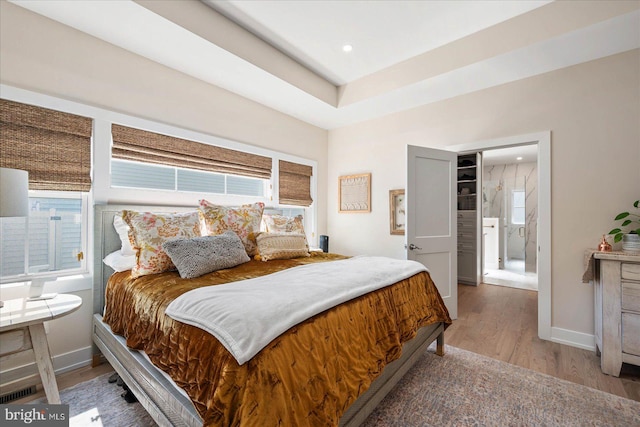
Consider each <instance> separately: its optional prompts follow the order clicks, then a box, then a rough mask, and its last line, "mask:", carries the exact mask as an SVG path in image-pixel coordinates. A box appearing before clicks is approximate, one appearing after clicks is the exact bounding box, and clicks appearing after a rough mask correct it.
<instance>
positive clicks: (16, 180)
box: [0, 168, 29, 217]
mask: <svg viewBox="0 0 640 427" xmlns="http://www.w3.org/2000/svg"><path fill="white" fill-rule="evenodd" d="M16 216H29V173H28V172H27V171H23V170H19V169H9V168H0V217H16Z"/></svg>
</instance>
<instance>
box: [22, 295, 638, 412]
mask: <svg viewBox="0 0 640 427" xmlns="http://www.w3.org/2000/svg"><path fill="white" fill-rule="evenodd" d="M537 298H538V295H537V293H536V292H534V291H528V290H524V289H515V288H507V287H503V286H494V285H487V284H481V285H480V286H478V287H475V286H465V285H459V286H458V316H459V317H458V319H457V320H455V321H454V322H453V325H451V326H450V327H449V328H448V329H447V331H446V333H445V342H446V344H448V345H452V346H454V347H458V348H462V349H465V350H468V351H472V352H474V353H478V354H482V355H485V356H488V357H491V358H494V359H498V360H502V361H504V362H508V363H511V364H514V365H519V366H522V367H525V368H528V369H532V370H534V371H538V372H542V373H544V374H547V375H551V376H554V377H557V378H562V379H564V380H567V381H572V382H574V383H578V384H583V385H586V386H588V387H592V388H595V389H598V390H602V391H605V392H608V393H613V394H616V395H618V396H622V397H626V398H628V399H633V400H636V401H640V367H638V366H633V365H627V364H624V365H623V366H622V372H621V374H620V378H615V377H612V376H609V375H605V374H603V373H602V372H601V371H600V358H599V357H598V356H596V354H595V353H594V352H591V351H587V350H581V349H578V348H575V347H570V346H567V345H562V344H557V343H552V342H550V341H543V340H541V339H539V338H538V333H537V324H538V320H537V319H538V301H537ZM109 371H113V369H112V368H111V366H110V365H109V364H108V363H104V364H102V365H100V366H98V367H96V368H91V367H84V368H80V369H77V370H75V371H72V372H68V373H65V374H62V375H59V376H58V386H59V388H60V389H61V390H62V389H64V388H66V387H71V386H72V385H75V384H77V383H80V382H83V381H87V380H89V379H91V378H94V377H97V376H99V375H101V374H103V373H105V372H109ZM41 396H44V393H43V392H42V391H41V390H40V391H39V394H37V395H31V396H28V397H27V398H24V399H22V400H20V401H14V402H12V403H24V402H26V401H30V400H33V399H36V398H38V397H41Z"/></svg>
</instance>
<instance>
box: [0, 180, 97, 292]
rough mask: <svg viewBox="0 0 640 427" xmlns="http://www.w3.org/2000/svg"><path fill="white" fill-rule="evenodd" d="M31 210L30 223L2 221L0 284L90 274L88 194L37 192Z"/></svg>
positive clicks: (30, 201)
mask: <svg viewBox="0 0 640 427" xmlns="http://www.w3.org/2000/svg"><path fill="white" fill-rule="evenodd" d="M29 207H30V214H29V218H28V221H27V219H26V218H0V232H1V233H2V239H0V260H1V261H0V281H1V282H3V283H5V282H11V281H18V280H29V279H30V278H31V277H33V276H44V277H46V276H54V275H55V276H60V275H67V274H77V273H83V272H86V261H85V259H84V258H85V256H84V254H85V253H86V240H87V239H86V236H87V230H86V224H87V221H86V212H87V196H86V194H83V193H77V192H49V191H34V192H31V193H30V197H29ZM27 229H28V231H27ZM53 272H55V273H54V274H52V273H53Z"/></svg>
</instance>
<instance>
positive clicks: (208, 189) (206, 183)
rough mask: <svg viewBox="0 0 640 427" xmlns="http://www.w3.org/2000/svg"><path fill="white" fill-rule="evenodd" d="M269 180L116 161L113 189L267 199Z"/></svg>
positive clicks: (112, 179)
mask: <svg viewBox="0 0 640 427" xmlns="http://www.w3.org/2000/svg"><path fill="white" fill-rule="evenodd" d="M268 183H269V180H268V179H262V178H252V177H246V176H238V175H232V174H224V173H216V172H207V171H199V170H194V169H183V168H178V167H173V166H164V165H157V164H151V163H142V162H134V161H129V160H118V159H113V160H112V161H111V186H112V187H125V188H139V189H155V190H169V191H190V192H197V193H216V194H233V195H241V196H256V197H265V195H266V192H267V186H268Z"/></svg>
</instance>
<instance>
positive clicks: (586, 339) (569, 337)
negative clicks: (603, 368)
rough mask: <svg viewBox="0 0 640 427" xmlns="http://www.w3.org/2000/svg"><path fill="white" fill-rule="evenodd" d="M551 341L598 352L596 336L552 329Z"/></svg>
mask: <svg viewBox="0 0 640 427" xmlns="http://www.w3.org/2000/svg"><path fill="white" fill-rule="evenodd" d="M549 341H553V342H557V343H559V344H565V345H570V346H571V347H577V348H582V349H584V350H589V351H595V350H596V337H595V335H592V334H585V333H582V332H576V331H571V330H569V329H562V328H557V327H551V338H550V339H549Z"/></svg>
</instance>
